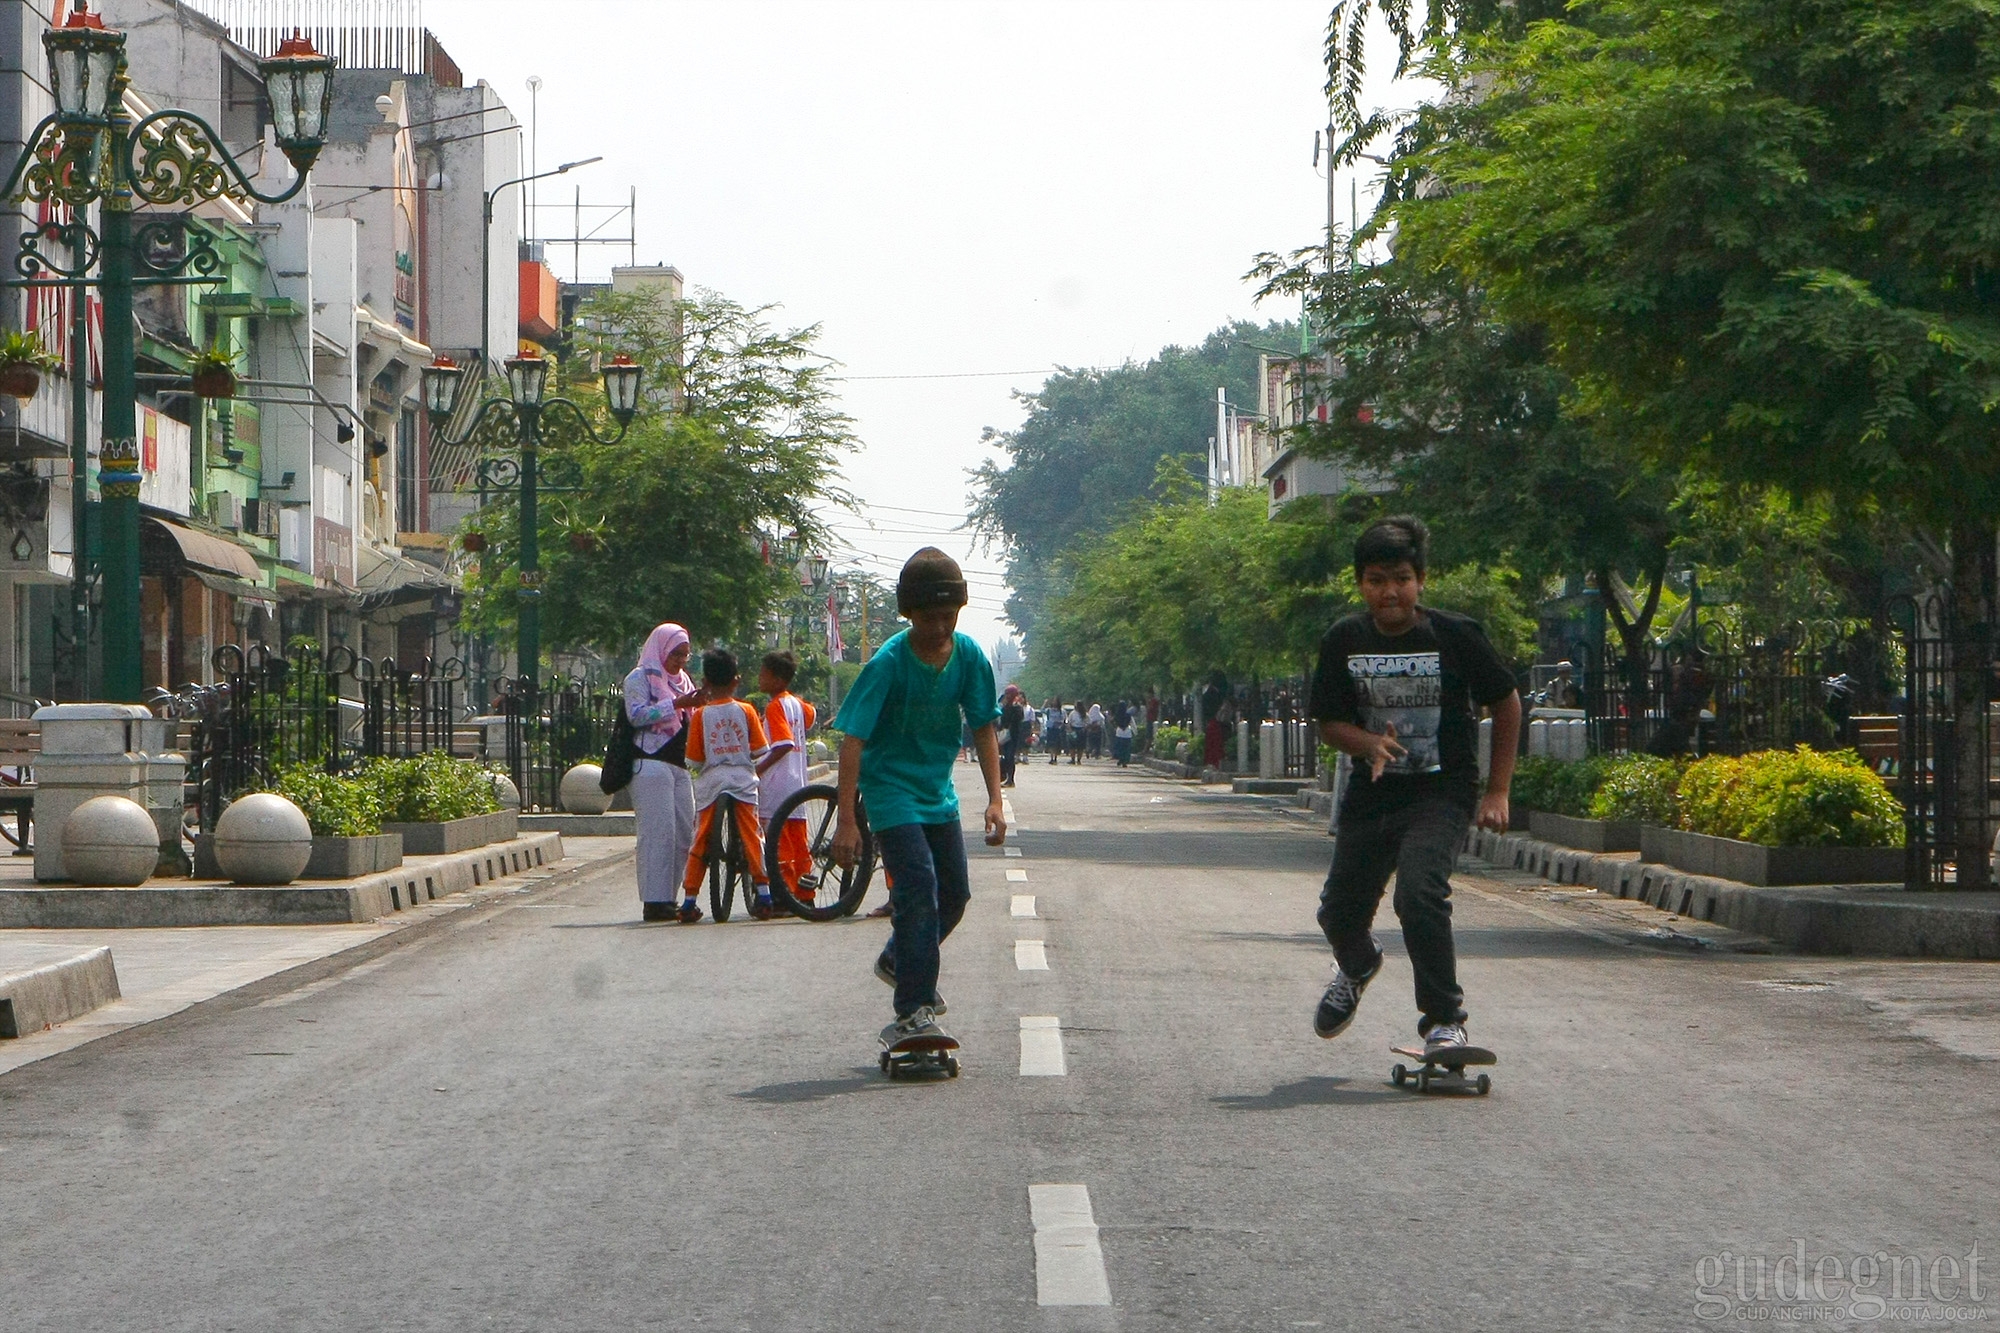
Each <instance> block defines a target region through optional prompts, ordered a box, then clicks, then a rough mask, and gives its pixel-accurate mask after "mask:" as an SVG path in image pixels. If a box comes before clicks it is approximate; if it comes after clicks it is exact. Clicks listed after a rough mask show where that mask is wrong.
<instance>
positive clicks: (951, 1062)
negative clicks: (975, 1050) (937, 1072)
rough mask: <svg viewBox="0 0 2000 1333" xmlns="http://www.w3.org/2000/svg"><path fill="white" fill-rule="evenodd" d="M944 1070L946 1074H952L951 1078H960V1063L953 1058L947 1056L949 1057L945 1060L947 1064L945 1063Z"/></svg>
mask: <svg viewBox="0 0 2000 1333" xmlns="http://www.w3.org/2000/svg"><path fill="white" fill-rule="evenodd" d="M944 1069H945V1072H946V1073H947V1074H950V1075H951V1076H952V1077H953V1078H957V1077H958V1061H957V1060H955V1059H953V1058H951V1057H949V1056H947V1057H946V1058H945V1062H944Z"/></svg>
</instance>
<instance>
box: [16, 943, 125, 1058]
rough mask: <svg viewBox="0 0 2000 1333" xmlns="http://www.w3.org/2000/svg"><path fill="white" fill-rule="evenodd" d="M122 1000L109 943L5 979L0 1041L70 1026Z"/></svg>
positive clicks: (116, 970)
mask: <svg viewBox="0 0 2000 1333" xmlns="http://www.w3.org/2000/svg"><path fill="white" fill-rule="evenodd" d="M117 998H118V969H117V968H115V967H113V966H112V963H111V948H110V946H109V945H99V946H98V947H97V948H95V949H91V950H89V951H88V952H86V953H80V954H78V955H76V956H75V957H74V958H64V959H61V960H60V961H58V962H53V963H47V964H44V965H43V966H41V967H36V968H30V969H29V970H28V971H26V972H16V973H14V974H13V975H12V976H0V1037H20V1036H25V1035H27V1034H30V1033H35V1032H40V1031H42V1030H43V1029H45V1028H51V1027H54V1026H55V1025H56V1024H58V1023H66V1022H68V1021H69V1020H70V1019H72V1018H77V1017H80V1016H81V1015H83V1014H87V1013H89V1012H90V1011H91V1010H93V1009H102V1008H103V1007H104V1006H105V1005H107V1004H110V1003H111V1002H112V1001H113V1000H115V999H117Z"/></svg>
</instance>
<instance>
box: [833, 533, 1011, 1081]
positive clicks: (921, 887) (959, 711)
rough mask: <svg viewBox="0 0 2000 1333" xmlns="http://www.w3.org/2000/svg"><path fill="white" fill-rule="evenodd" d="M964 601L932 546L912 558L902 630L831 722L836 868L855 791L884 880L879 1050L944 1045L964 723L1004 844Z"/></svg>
mask: <svg viewBox="0 0 2000 1333" xmlns="http://www.w3.org/2000/svg"><path fill="white" fill-rule="evenodd" d="M965 603H966V588H965V575H964V574H963V573H962V572H961V571H960V570H959V567H958V562H957V561H955V560H953V559H952V558H951V557H950V556H948V555H946V554H945V553H944V552H943V551H940V550H938V549H937V548H936V547H931V546H927V547H925V548H924V549H923V550H921V551H918V552H917V553H916V554H915V555H913V556H911V557H910V559H909V561H908V562H907V563H906V564H905V565H904V566H903V569H902V573H901V574H900V575H899V576H898V578H897V580H896V609H897V610H898V611H899V612H901V613H902V614H903V616H904V617H905V618H906V619H908V620H909V622H910V627H909V628H908V629H906V630H904V631H902V632H901V633H899V634H896V635H894V636H893V637H891V638H890V640H889V641H888V642H887V643H885V644H883V645H882V648H881V651H880V652H878V653H876V654H875V656H874V657H872V658H870V659H869V661H868V664H867V665H866V666H864V667H863V668H862V669H861V675H860V676H859V677H858V678H857V679H856V680H855V682H854V686H853V688H852V689H851V690H849V691H848V695H847V698H846V699H845V700H844V701H842V703H841V706H840V714H839V716H838V717H836V718H835V719H834V723H833V725H834V729H835V730H836V731H839V732H840V733H841V736H842V739H841V742H840V786H839V795H838V803H837V807H836V808H837V811H838V816H837V817H838V824H837V826H836V828H835V830H834V835H833V857H834V860H835V861H836V862H837V863H838V864H840V865H842V866H852V865H854V864H855V863H856V862H857V861H858V860H859V859H860V856H861V830H860V827H859V826H858V824H857V823H856V822H855V798H856V795H857V794H859V796H860V797H861V799H862V800H864V801H865V802H866V803H867V807H868V819H869V822H870V824H871V825H872V826H873V828H874V832H875V845H876V847H877V848H878V849H880V852H881V856H882V867H883V870H884V871H885V872H886V873H887V875H888V877H889V903H890V909H891V933H890V936H889V942H888V944H887V945H886V946H885V947H884V948H883V950H882V952H881V954H880V955H879V956H878V957H877V958H876V960H875V975H876V976H877V977H879V978H881V979H882V980H883V981H885V982H888V983H889V984H890V985H892V986H894V987H895V988H896V993H895V1001H894V1006H895V1021H894V1022H892V1023H890V1024H889V1026H887V1027H886V1028H884V1029H882V1049H883V1050H884V1051H885V1052H887V1051H889V1050H890V1049H891V1048H892V1047H895V1046H896V1045H898V1044H899V1043H904V1042H910V1041H935V1042H938V1043H941V1044H942V1043H950V1038H949V1037H948V1036H947V1035H946V1034H945V1032H944V1030H943V1028H942V1027H940V1026H939V1024H938V1017H939V1016H940V1015H941V1014H943V1013H944V1012H945V1005H944V1001H943V999H942V998H941V997H940V996H939V995H938V988H937V987H938V969H939V946H940V945H942V944H943V942H944V941H945V939H946V938H947V937H949V936H950V934H951V932H952V930H953V929H954V928H956V927H957V925H958V923H959V921H960V919H961V918H963V917H964V915H965V907H966V904H967V903H968V902H969V901H970V900H971V896H972V895H971V888H970V878H969V875H968V872H967V868H966V860H965V837H964V834H963V832H962V831H961V829H960V827H959V811H958V794H957V792H956V790H955V789H954V785H953V777H952V770H953V762H952V761H953V758H954V756H955V755H956V753H957V750H958V734H959V729H960V727H961V726H966V727H970V728H971V729H972V742H973V747H974V749H975V750H976V751H977V753H978V755H979V771H980V776H981V778H982V779H984V781H985V784H986V811H985V816H984V824H985V830H986V843H987V845H988V846H991V847H997V846H999V845H1000V844H1001V843H1003V842H1004V841H1006V837H1007V820H1006V814H1005V806H1004V804H1003V801H1002V798H1001V795H1000V747H999V743H998V740H997V739H996V737H995V735H994V723H995V721H996V720H997V719H998V718H999V715H1000V708H999V705H998V704H997V703H996V702H995V700H994V693H995V692H994V686H993V664H992V663H991V662H989V661H987V659H986V654H985V653H984V652H983V651H982V650H981V649H980V647H979V643H978V641H977V640H975V639H973V638H972V637H971V636H970V635H966V634H960V633H959V632H958V614H959V611H960V609H961V608H963V607H964V606H965ZM952 1044H955V1043H952Z"/></svg>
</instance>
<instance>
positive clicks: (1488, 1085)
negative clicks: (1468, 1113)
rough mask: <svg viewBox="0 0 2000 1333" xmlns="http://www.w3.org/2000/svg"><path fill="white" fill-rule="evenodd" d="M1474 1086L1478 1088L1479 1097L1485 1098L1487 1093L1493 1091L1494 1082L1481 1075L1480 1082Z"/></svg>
mask: <svg viewBox="0 0 2000 1333" xmlns="http://www.w3.org/2000/svg"><path fill="white" fill-rule="evenodd" d="M1472 1086H1474V1087H1475V1088H1478V1089H1479V1095H1480V1096H1482V1097H1484V1096H1485V1095H1486V1094H1487V1093H1489V1092H1491V1091H1493V1080H1492V1079H1490V1078H1488V1077H1486V1075H1484V1074H1481V1075H1480V1076H1479V1079H1478V1081H1477V1082H1475V1083H1474V1084H1473V1085H1472Z"/></svg>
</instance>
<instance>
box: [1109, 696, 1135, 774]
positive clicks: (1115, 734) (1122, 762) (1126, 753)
mask: <svg viewBox="0 0 2000 1333" xmlns="http://www.w3.org/2000/svg"><path fill="white" fill-rule="evenodd" d="M1134 719H1135V714H1134V712H1133V709H1132V706H1131V705H1130V704H1128V703H1126V702H1125V701H1124V700H1122V699H1121V700H1119V701H1118V704H1117V706H1116V707H1115V708H1114V709H1113V710H1112V713H1111V720H1112V729H1111V757H1112V758H1113V759H1115V760H1117V761H1118V767H1120V768H1130V767H1131V766H1132V737H1133V734H1134V731H1135V730H1136V728H1135V727H1134Z"/></svg>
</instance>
